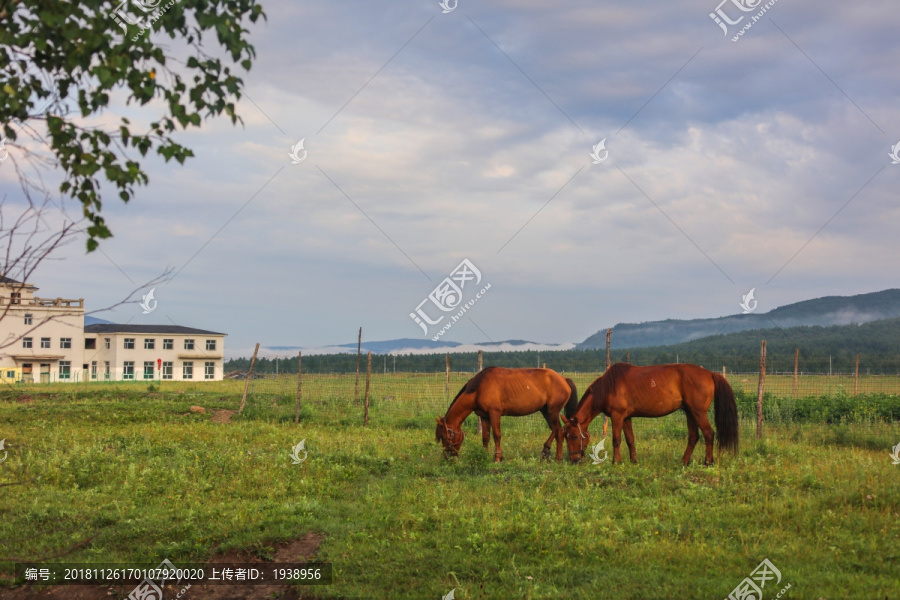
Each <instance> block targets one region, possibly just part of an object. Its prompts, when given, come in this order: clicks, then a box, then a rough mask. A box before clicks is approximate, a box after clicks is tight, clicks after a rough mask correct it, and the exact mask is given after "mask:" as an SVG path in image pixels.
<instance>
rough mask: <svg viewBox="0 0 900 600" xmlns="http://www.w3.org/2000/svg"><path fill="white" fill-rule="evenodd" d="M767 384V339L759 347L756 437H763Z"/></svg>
mask: <svg viewBox="0 0 900 600" xmlns="http://www.w3.org/2000/svg"><path fill="white" fill-rule="evenodd" d="M765 386H766V340H763V341H762V343H761V344H760V347H759V389H758V391H757V393H756V439H760V438H762V423H763V391H764V389H765Z"/></svg>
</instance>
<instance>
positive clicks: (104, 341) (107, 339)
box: [103, 338, 109, 350]
mask: <svg viewBox="0 0 900 600" xmlns="http://www.w3.org/2000/svg"><path fill="white" fill-rule="evenodd" d="M103 344H104V345H105V346H106V349H107V350H109V338H103Z"/></svg>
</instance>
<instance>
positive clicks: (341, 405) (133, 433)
mask: <svg viewBox="0 0 900 600" xmlns="http://www.w3.org/2000/svg"><path fill="white" fill-rule="evenodd" d="M469 376H470V375H466V374H453V376H452V381H451V385H450V389H451V392H449V393H448V391H447V389H446V387H445V383H444V379H443V375H411V374H407V375H402V376H401V375H399V374H398V375H396V376H383V375H382V376H378V377H374V378H373V382H372V385H371V387H370V421H369V425H368V426H363V424H362V415H363V406H362V403H363V397H364V385H365V384H364V381H361V382H360V390H359V396H360V404H359V405H357V404H355V403H354V401H353V395H354V378H353V376H352V375H350V376H325V375H316V376H308V377H305V378H304V380H303V398H304V400H303V405H302V409H301V413H300V422H299V423H294V422H293V417H294V398H295V394H296V379H295V376H290V377H283V378H281V379H276V380H258V381H254V382H253V384H252V386H251V393H250V397H249V399H248V401H247V407H246V409H245V410H244V413H243V415H238V414H234V415H233V416H231V419H230V421H229V422H215V421H214V419H213V417H214V416H215V415H217V414H220V413H218V411H220V410H231V411H235V410H237V408H238V406H239V404H240V400H241V392H242V390H243V382H234V381H226V382H213V383H196V384H184V383H182V382H164V383H163V384H162V385H161V386H160V385H159V384H156V385H154V387H153V388H152V390H150V389H148V384H147V383H131V384H127V385H124V384H119V385H109V384H107V385H103V384H95V385H89V384H79V385H77V386H72V385H68V386H67V385H65V384H59V385H49V386H47V385H44V386H30V387H27V388H7V389H5V390H4V391H3V392H2V393H0V438H5V440H6V451H8V457H7V459H6V460H5V461H3V462H2V463H0V486H2V487H0V490H2V493H3V502H2V503H0V511H2V518H0V573H6V574H9V573H11V572H12V570H13V559H15V558H26V559H34V558H37V557H45V556H52V555H54V554H57V553H59V552H60V551H62V550H65V549H69V548H71V547H72V546H73V545H76V544H78V543H79V542H82V541H84V540H86V539H89V538H92V539H91V540H90V542H89V543H87V544H85V545H84V546H81V547H78V548H77V549H76V550H75V551H73V552H71V553H70V554H67V555H66V556H64V557H62V558H59V559H55V560H54V561H50V562H83V563H101V562H103V563H125V564H127V563H136V562H140V563H156V562H158V561H160V560H162V559H164V558H168V559H170V560H171V561H172V562H173V563H175V564H176V565H178V564H179V563H188V562H203V561H205V560H207V559H209V558H210V557H211V556H214V555H217V554H221V553H227V552H230V551H235V550H246V551H249V552H251V553H253V554H256V555H258V556H260V557H262V558H266V557H271V555H272V552H273V547H274V545H276V544H278V543H281V542H285V541H290V540H295V539H298V538H301V537H303V536H304V535H305V534H307V533H309V532H313V533H317V534H320V535H322V536H323V539H322V542H321V544H320V546H319V548H318V551H317V553H316V559H317V560H321V561H327V562H330V563H332V564H333V568H334V583H333V584H332V585H331V586H327V587H309V588H299V591H300V593H301V594H302V597H304V598H331V599H337V598H354V599H363V598H365V599H368V598H385V597H390V598H435V599H437V598H441V597H442V596H444V595H446V594H447V593H448V592H449V591H450V590H451V589H454V588H455V590H456V591H455V597H456V598H458V599H459V600H468V599H474V598H479V599H488V598H497V599H500V598H503V599H507V598H533V599H537V598H548V599H549V598H553V599H558V598H573V599H580V598H585V599H587V598H591V599H596V598H617V599H626V598H726V597H727V596H728V595H729V593H730V592H731V591H732V590H733V589H734V588H735V587H736V586H737V585H738V584H739V583H740V582H741V581H742V580H743V579H744V578H745V577H747V576H749V575H750V573H751V571H753V569H754V568H756V566H757V565H758V564H759V563H760V562H761V561H762V560H763V559H764V558H768V559H769V560H770V561H771V562H772V563H773V564H774V565H775V566H776V567H777V568H778V569H779V570H780V572H781V575H782V580H781V582H780V583H779V584H778V585H777V586H776V585H775V583H774V582H770V583H769V584H768V585H767V586H766V587H765V589H764V594H765V595H764V597H765V598H767V599H768V598H774V597H775V596H776V595H777V594H778V593H779V592H780V591H781V590H782V588H784V587H785V586H786V585H788V584H790V587H789V588H788V589H787V590H786V591H785V592H784V594H783V595H782V596H781V597H782V598H788V599H790V598H797V599H799V598H813V599H816V598H824V599H826V600H834V599H839V598H866V599H869V598H885V597H887V598H894V597H897V595H898V592H900V579H898V578H900V575H898V574H900V550H898V548H897V540H898V539H900V518H898V517H900V514H898V513H900V465H894V464H892V461H891V457H890V455H889V451H890V449H891V447H892V446H894V445H896V444H898V443H900V422H898V418H900V417H895V416H894V415H898V411H900V398H898V397H897V395H896V389H894V390H891V389H887V388H886V389H884V390H878V391H876V392H875V393H866V394H862V395H861V396H859V397H852V396H848V394H847V393H846V392H844V393H837V394H836V395H829V396H820V397H816V396H810V397H799V398H797V399H796V400H795V399H792V398H783V397H779V396H777V395H773V393H770V394H768V395H767V397H766V416H767V423H766V426H765V434H764V438H763V440H761V441H757V440H756V439H755V419H754V418H752V414H753V413H752V411H753V410H755V401H756V390H755V383H754V387H753V388H752V392H751V389H749V388H748V389H746V390H744V392H743V393H741V389H740V386H739V383H740V382H739V381H738V382H734V383H735V388H736V391H737V392H738V399H739V407H740V410H741V413H742V426H741V449H740V452H739V454H738V455H737V456H736V457H734V456H731V455H723V456H721V457H720V458H719V460H718V461H717V463H716V465H715V466H714V467H710V468H707V467H703V466H700V465H699V464H697V462H696V461H697V458H698V456H699V457H701V458H702V442H701V445H698V448H697V449H696V450H695V462H694V463H693V464H692V465H691V466H689V467H687V468H685V467H682V466H681V463H680V457H681V454H682V453H683V451H684V446H685V439H686V428H685V423H684V417H683V416H681V415H679V414H675V415H670V416H669V417H666V418H663V419H643V420H636V421H635V424H634V431H635V438H636V444H637V451H638V459H639V461H640V462H639V464H637V465H633V464H630V463H626V464H624V465H615V466H614V465H612V464H610V461H609V460H607V461H606V462H603V463H601V464H598V465H592V464H591V463H590V461H587V462H585V463H582V464H579V465H570V464H568V463H567V462H562V463H557V462H555V461H551V462H545V461H541V460H539V459H538V457H539V454H540V447H541V444H542V442H543V441H544V439H545V438H546V435H547V433H546V432H547V429H546V425H545V424H544V423H543V419H542V418H541V417H540V416H539V415H534V416H532V417H526V418H520V419H514V418H506V419H504V422H503V432H504V437H503V448H504V457H505V460H504V462H503V463H502V464H500V465H495V464H494V463H493V462H491V461H490V456H489V455H488V454H487V453H485V452H484V451H483V449H482V448H481V444H480V440H479V439H477V436H476V435H475V432H474V422H472V421H470V422H469V423H467V431H468V433H469V435H468V437H467V439H466V442H465V444H464V445H463V449H462V452H461V455H460V457H459V458H458V459H455V460H446V459H444V458H443V456H442V454H441V451H440V446H439V445H438V444H436V443H435V441H434V416H436V415H437V414H443V412H444V410H445V409H446V406H447V404H448V403H449V398H451V397H452V395H454V394H455V392H456V390H457V389H458V388H459V386H460V385H461V384H462V382H464V381H465V379H466V378H467V377H469ZM591 378H592V376H591V375H588V374H584V375H579V376H576V382H577V383H578V384H579V389H583V388H584V386H585V385H586V384H587V383H588V382H589V381H590V380H591ZM851 385H852V381H851ZM788 390H790V388H788ZM850 391H851V392H852V387H851V388H850ZM813 393H818V392H813ZM788 394H790V392H788ZM273 403H274V406H273ZM192 405H197V406H203V407H204V408H205V409H206V411H207V412H206V414H196V413H192V412H190V411H189V408H190V407H191V406H192ZM601 427H602V425H601V421H600V420H597V421H595V422H594V424H593V425H592V426H591V432H592V434H593V436H594V441H595V442H596V441H599V439H600V435H599V434H600V430H601ZM300 440H305V445H306V448H307V449H308V450H309V454H308V458H307V460H306V461H304V462H303V463H302V464H300V465H294V464H292V463H291V460H290V457H289V453H290V450H291V447H292V446H294V445H295V444H297V443H298V442H299V441H300ZM623 444H624V442H623ZM606 449H607V450H609V451H610V455H611V443H610V442H609V441H607V444H606ZM624 454H625V455H626V456H627V452H625V453H624ZM92 536H93V537H92ZM6 585H9V584H8V583H7V584H6ZM2 596H3V588H0V597H2ZM191 597H192V596H191V595H190V592H189V593H188V595H187V596H186V598H191ZM197 597H200V596H197Z"/></svg>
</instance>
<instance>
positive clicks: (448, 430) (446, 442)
mask: <svg viewBox="0 0 900 600" xmlns="http://www.w3.org/2000/svg"><path fill="white" fill-rule="evenodd" d="M436 420H437V427H436V428H435V431H434V439H435V441H440V442H441V444H443V446H444V454H446V455H448V456H459V448H460V446H462V443H463V439H464V438H465V437H466V434H465V432H463V430H462V428H460V429H453V428H452V427H450V426H449V425H447V422H446V421H445V420H444V419H443V418H441V417H437V419H436Z"/></svg>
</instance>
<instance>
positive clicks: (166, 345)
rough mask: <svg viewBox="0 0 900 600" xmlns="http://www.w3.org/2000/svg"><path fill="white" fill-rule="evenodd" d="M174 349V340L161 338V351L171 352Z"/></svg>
mask: <svg viewBox="0 0 900 600" xmlns="http://www.w3.org/2000/svg"><path fill="white" fill-rule="evenodd" d="M174 347H175V340H172V339H166V338H163V350H171V349H173V348H174Z"/></svg>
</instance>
